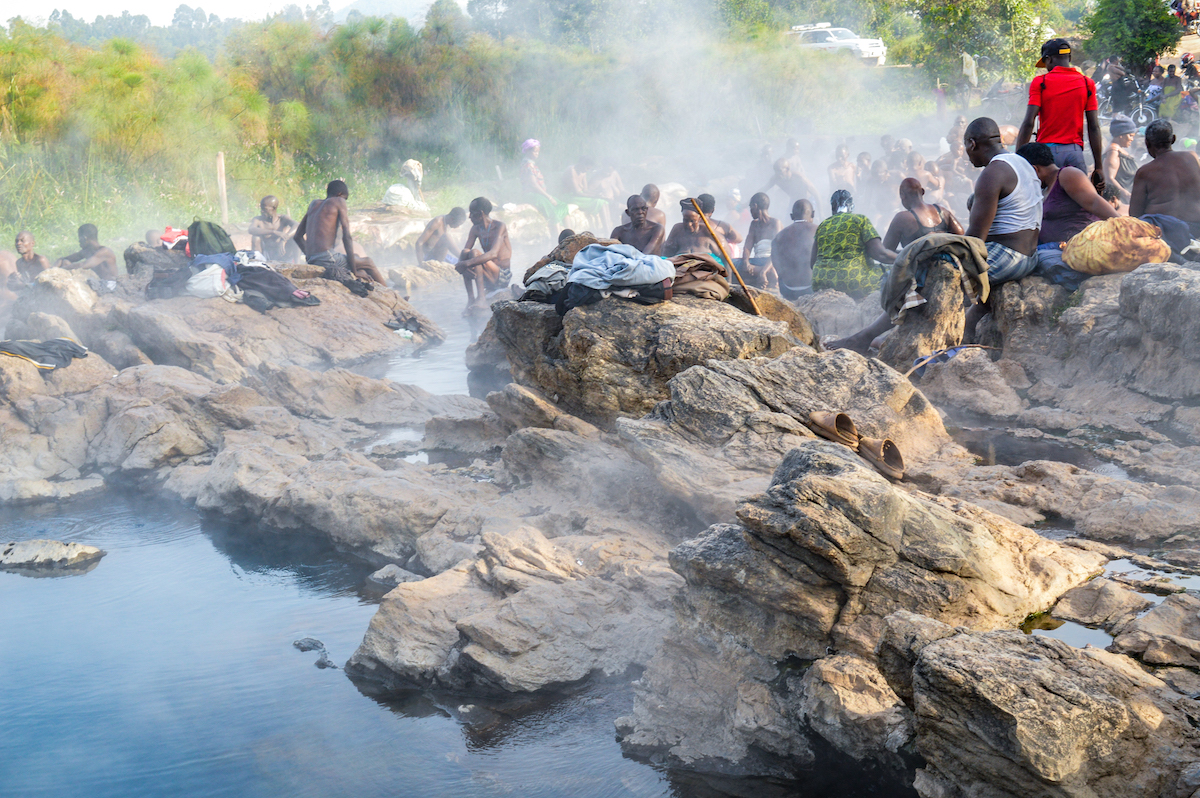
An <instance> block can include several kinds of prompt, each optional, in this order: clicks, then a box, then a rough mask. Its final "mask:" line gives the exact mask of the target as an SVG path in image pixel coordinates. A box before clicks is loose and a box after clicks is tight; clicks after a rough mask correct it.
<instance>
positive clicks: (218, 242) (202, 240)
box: [188, 217, 237, 258]
mask: <svg viewBox="0 0 1200 798" xmlns="http://www.w3.org/2000/svg"><path fill="white" fill-rule="evenodd" d="M188 248H189V250H190V251H191V255H192V257H193V258H194V257H196V256H197V255H217V254H220V253H222V252H227V253H229V254H230V255H232V254H233V253H235V252H237V247H235V246H234V245H233V240H232V239H230V238H229V233H226V232H225V228H223V227H221V225H219V224H217V223H216V222H202V221H200V219H199V217H197V218H196V220H195V221H194V222H192V224H191V226H190V227H188Z"/></svg>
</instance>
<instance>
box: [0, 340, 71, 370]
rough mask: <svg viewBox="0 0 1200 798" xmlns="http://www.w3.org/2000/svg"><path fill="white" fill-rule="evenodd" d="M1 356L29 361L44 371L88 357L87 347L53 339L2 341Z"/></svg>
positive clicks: (0, 344)
mask: <svg viewBox="0 0 1200 798" xmlns="http://www.w3.org/2000/svg"><path fill="white" fill-rule="evenodd" d="M0 355H8V356H9V357H18V358H20V359H21V360H28V361H29V362H30V363H32V364H33V365H35V366H37V367H38V368H39V369H41V370H42V371H54V370H55V369H60V368H63V367H64V366H69V365H70V364H71V361H72V360H74V359H75V358H77V357H80V358H82V357H87V355H88V350H87V347H86V346H83V345H82V344H78V343H76V342H74V341H72V340H71V339H70V338H52V339H50V340H49V341H0Z"/></svg>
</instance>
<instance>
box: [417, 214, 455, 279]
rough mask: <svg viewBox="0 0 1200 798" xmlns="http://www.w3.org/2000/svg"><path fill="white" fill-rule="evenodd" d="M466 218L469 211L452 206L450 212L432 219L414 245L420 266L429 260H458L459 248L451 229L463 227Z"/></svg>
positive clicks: (449, 261)
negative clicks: (451, 234)
mask: <svg viewBox="0 0 1200 798" xmlns="http://www.w3.org/2000/svg"><path fill="white" fill-rule="evenodd" d="M466 220H467V212H466V211H464V210H463V209H462V208H451V209H450V213H447V214H443V215H441V216H435V217H433V218H432V219H430V220H429V224H427V225H425V229H424V230H423V231H422V232H421V235H420V236H419V237H418V238H417V243H416V244H414V245H413V253H414V254H415V255H416V256H417V265H418V266H420V265H421V264H422V263H424V262H425V261H427V260H441V261H446V262H448V263H455V262H456V261H457V260H458V255H457V253H458V252H459V249H458V247H456V246H455V244H454V239H453V238H451V237H450V231H451V230H457V229H458V228H460V227H462V225H463V222H465V221H466Z"/></svg>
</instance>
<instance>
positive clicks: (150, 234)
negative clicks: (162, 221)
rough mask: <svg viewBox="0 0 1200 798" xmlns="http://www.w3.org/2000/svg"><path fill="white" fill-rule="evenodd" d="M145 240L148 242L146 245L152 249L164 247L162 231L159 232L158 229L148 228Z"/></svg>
mask: <svg viewBox="0 0 1200 798" xmlns="http://www.w3.org/2000/svg"><path fill="white" fill-rule="evenodd" d="M144 240H145V242H146V246H148V247H150V248H151V249H162V248H163V240H162V233H160V232H158V231H157V230H147V231H146V238H145V239H144Z"/></svg>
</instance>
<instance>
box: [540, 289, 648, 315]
mask: <svg viewBox="0 0 1200 798" xmlns="http://www.w3.org/2000/svg"><path fill="white" fill-rule="evenodd" d="M610 296H616V297H620V298H622V299H628V300H630V301H631V302H636V303H638V304H639V305H657V304H658V303H660V302H665V301H666V300H668V299H670V298H671V281H670V280H663V281H662V282H661V283H652V284H647V285H631V286H626V287H624V288H608V289H604V290H601V289H597V288H590V287H588V286H586V285H583V284H581V283H567V286H566V288H564V289H561V290H559V291H558V292H557V293H555V295H554V309H555V310H556V311H558V315H560V316H562V315H564V314H565V313H566V312H567V311H568V310H571V309H572V308H578V307H582V306H583V305H594V304H595V303H597V302H599V301H600V300H601V299H606V298H608V297H610Z"/></svg>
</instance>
